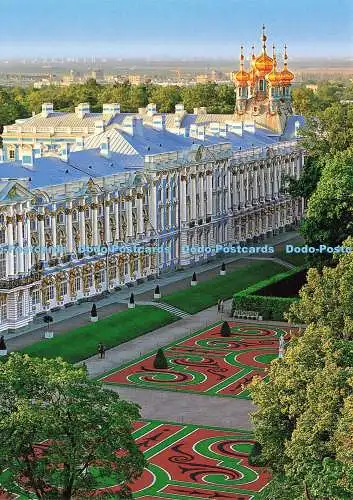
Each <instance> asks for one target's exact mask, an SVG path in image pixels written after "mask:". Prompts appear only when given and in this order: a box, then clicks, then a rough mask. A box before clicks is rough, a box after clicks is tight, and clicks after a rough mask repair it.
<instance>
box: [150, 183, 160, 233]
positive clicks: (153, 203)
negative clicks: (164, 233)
mask: <svg viewBox="0 0 353 500" xmlns="http://www.w3.org/2000/svg"><path fill="white" fill-rule="evenodd" d="M157 183H158V181H157V180H154V181H153V182H152V185H151V186H150V200H149V201H150V203H149V210H150V222H151V226H152V227H151V229H152V231H157Z"/></svg>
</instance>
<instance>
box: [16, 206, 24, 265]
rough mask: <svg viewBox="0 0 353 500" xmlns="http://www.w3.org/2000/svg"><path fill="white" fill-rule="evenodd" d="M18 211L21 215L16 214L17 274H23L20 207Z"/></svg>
mask: <svg viewBox="0 0 353 500" xmlns="http://www.w3.org/2000/svg"><path fill="white" fill-rule="evenodd" d="M19 210H20V211H21V213H19V214H17V216H16V219H17V243H18V253H17V272H18V273H24V270H25V267H24V254H23V214H22V206H20V208H19Z"/></svg>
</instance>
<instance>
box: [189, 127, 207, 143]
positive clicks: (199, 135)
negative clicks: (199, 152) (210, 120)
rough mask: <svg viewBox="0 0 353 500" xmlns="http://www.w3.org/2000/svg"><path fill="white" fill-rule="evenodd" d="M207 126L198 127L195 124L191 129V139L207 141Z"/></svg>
mask: <svg viewBox="0 0 353 500" xmlns="http://www.w3.org/2000/svg"><path fill="white" fill-rule="evenodd" d="M205 128H206V127H205V126H204V125H196V124H195V123H193V124H192V125H191V127H190V137H193V138H194V139H198V140H200V141H204V140H205Z"/></svg>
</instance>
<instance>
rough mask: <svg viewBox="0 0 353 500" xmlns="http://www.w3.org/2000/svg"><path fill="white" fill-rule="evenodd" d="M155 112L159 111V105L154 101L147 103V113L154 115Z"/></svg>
mask: <svg viewBox="0 0 353 500" xmlns="http://www.w3.org/2000/svg"><path fill="white" fill-rule="evenodd" d="M155 113H157V106H156V105H155V104H154V103H153V102H150V103H149V104H148V105H147V114H148V116H153V115H154V114H155Z"/></svg>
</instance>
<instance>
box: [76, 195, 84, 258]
mask: <svg viewBox="0 0 353 500" xmlns="http://www.w3.org/2000/svg"><path fill="white" fill-rule="evenodd" d="M81 203H82V204H81V205H80V206H79V207H78V224H79V229H80V247H81V251H82V253H86V251H85V248H86V222H85V201H84V200H83V201H82V202H81Z"/></svg>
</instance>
